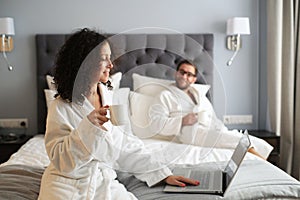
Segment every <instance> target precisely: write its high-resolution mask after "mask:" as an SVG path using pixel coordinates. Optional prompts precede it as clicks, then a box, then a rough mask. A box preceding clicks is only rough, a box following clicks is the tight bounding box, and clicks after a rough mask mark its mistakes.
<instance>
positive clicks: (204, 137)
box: [149, 84, 273, 157]
mask: <svg viewBox="0 0 300 200" xmlns="http://www.w3.org/2000/svg"><path fill="white" fill-rule="evenodd" d="M208 89H209V88H205V87H203V86H201V85H198V84H195V85H192V86H191V87H190V88H189V91H190V92H191V93H192V94H193V96H194V97H195V99H196V102H197V103H196V104H195V103H194V102H193V101H192V99H191V97H190V96H188V95H187V93H185V92H184V91H182V90H181V89H179V88H177V87H176V86H175V84H171V85H170V87H169V88H168V90H164V91H162V92H161V93H160V94H159V95H158V96H157V97H156V98H155V100H154V104H153V105H152V106H151V107H150V109H149V115H150V118H151V120H152V121H151V131H152V133H153V134H154V133H156V134H159V135H162V136H176V137H177V139H179V141H181V142H182V143H185V144H194V145H198V146H204V147H211V148H214V147H217V148H235V147H236V145H237V144H238V142H239V140H240V138H241V136H242V134H241V133H239V132H238V131H237V130H228V129H227V127H225V126H224V124H223V123H222V122H221V121H220V120H219V119H217V117H216V115H215V112H214V109H213V107H212V105H211V103H210V101H209V100H208V99H207V98H206V96H205V95H206V93H207V90H208ZM192 112H193V113H198V118H199V119H198V123H196V124H194V125H192V126H182V118H183V117H184V116H185V115H187V114H188V113H192ZM250 140H251V144H252V146H253V147H254V148H255V149H256V151H257V152H258V153H260V154H261V155H262V156H264V157H268V156H269V154H270V152H271V151H272V149H273V147H272V146H271V145H269V144H268V143H267V142H265V141H264V140H262V139H259V138H256V137H253V136H250Z"/></svg>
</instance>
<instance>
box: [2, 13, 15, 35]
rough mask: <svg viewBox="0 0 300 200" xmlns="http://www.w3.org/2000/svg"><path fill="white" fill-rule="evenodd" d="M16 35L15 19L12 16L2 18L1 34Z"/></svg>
mask: <svg viewBox="0 0 300 200" xmlns="http://www.w3.org/2000/svg"><path fill="white" fill-rule="evenodd" d="M3 34H4V35H14V34H15V27H14V19H13V18H11V17H5V18H0V35H3Z"/></svg>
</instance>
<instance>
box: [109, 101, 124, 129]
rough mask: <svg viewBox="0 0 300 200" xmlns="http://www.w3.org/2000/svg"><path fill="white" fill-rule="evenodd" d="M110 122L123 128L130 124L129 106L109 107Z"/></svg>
mask: <svg viewBox="0 0 300 200" xmlns="http://www.w3.org/2000/svg"><path fill="white" fill-rule="evenodd" d="M109 112H110V121H111V123H112V124H113V125H115V126H121V125H125V124H127V123H128V111H127V105H125V104H119V105H111V106H109Z"/></svg>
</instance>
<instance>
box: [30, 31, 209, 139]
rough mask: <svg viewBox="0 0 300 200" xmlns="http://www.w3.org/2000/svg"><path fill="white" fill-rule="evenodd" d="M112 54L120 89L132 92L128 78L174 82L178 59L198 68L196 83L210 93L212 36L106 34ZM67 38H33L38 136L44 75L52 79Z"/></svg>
mask: <svg viewBox="0 0 300 200" xmlns="http://www.w3.org/2000/svg"><path fill="white" fill-rule="evenodd" d="M107 36H109V42H110V44H111V47H112V52H113V54H114V56H113V58H112V60H113V62H114V70H113V71H112V73H115V72H119V71H120V72H122V74H123V76H122V80H121V85H120V87H130V88H131V89H132V78H131V76H132V74H133V73H138V74H141V75H146V76H150V77H156V78H164V79H174V71H175V69H176V66H177V64H178V63H179V62H180V61H181V60H182V59H189V60H191V61H193V62H194V63H195V64H196V65H197V67H198V74H197V82H198V83H205V84H210V85H211V89H210V91H209V93H208V98H209V99H212V89H213V87H212V86H213V71H214V64H213V46H214V38H213V34H117V35H113V34H108V35H107ZM68 37H69V34H37V35H36V37H35V39H36V55H37V57H36V58H37V86H38V91H37V94H38V132H39V133H44V132H45V127H46V126H45V123H46V115H47V109H46V100H45V95H44V89H46V88H47V87H48V86H47V83H46V75H47V74H50V75H53V67H54V61H55V55H56V53H57V51H58V50H59V48H60V47H61V46H62V44H63V43H64V42H65V41H66V40H67V38H68Z"/></svg>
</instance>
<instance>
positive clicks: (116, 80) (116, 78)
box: [110, 72, 122, 90]
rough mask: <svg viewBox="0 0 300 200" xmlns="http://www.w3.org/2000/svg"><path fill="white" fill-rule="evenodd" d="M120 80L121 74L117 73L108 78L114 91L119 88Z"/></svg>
mask: <svg viewBox="0 0 300 200" xmlns="http://www.w3.org/2000/svg"><path fill="white" fill-rule="evenodd" d="M121 78H122V72H117V73H115V74H113V75H111V76H110V81H111V85H112V86H113V87H114V90H115V89H119V88H120V81H121Z"/></svg>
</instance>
